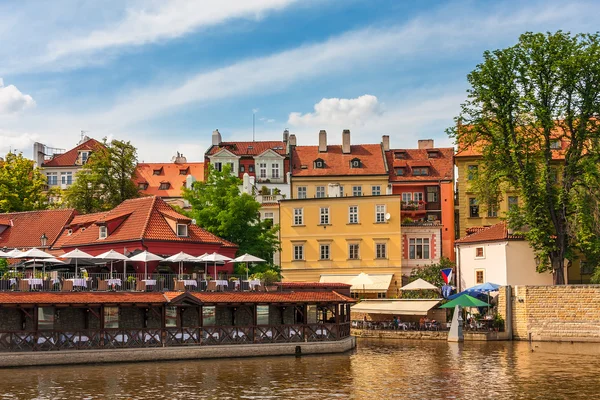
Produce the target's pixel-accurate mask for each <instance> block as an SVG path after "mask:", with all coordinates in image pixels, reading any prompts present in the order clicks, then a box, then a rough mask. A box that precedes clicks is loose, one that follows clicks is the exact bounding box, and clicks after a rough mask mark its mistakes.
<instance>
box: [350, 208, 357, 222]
mask: <svg viewBox="0 0 600 400" xmlns="http://www.w3.org/2000/svg"><path fill="white" fill-rule="evenodd" d="M348 223H349V224H358V206H350V207H348Z"/></svg>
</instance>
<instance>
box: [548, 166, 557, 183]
mask: <svg viewBox="0 0 600 400" xmlns="http://www.w3.org/2000/svg"><path fill="white" fill-rule="evenodd" d="M548 179H549V180H550V182H552V183H558V168H556V167H550V170H549V171H548Z"/></svg>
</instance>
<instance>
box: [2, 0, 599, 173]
mask: <svg viewBox="0 0 600 400" xmlns="http://www.w3.org/2000/svg"><path fill="white" fill-rule="evenodd" d="M599 5H600V4H599V3H598V2H564V1H560V2H559V1H552V0H550V1H543V2H542V1H539V2H535V1H531V2H518V1H515V2H498V1H489V2H476V1H467V2H459V1H454V2H438V1H420V2H404V1H399V0H397V1H392V0H371V1H358V0H324V1H316V0H304V1H295V0H220V1H214V2H213V1H183V0H160V1H152V0H144V1H142V0H139V1H123V0H105V1H102V2H100V1H98V2H85V1H67V0H54V1H52V2H40V1H19V2H14V1H8V0H4V1H3V0H0V44H1V45H0V154H4V153H6V152H7V151H8V150H9V148H12V149H15V148H16V149H18V150H20V151H23V152H24V154H25V155H27V156H30V155H31V147H32V143H33V142H34V141H41V142H42V143H45V144H47V145H49V146H52V147H58V148H71V147H73V146H74V145H75V144H76V142H77V141H78V139H79V132H80V131H81V130H85V131H88V132H89V133H88V135H90V136H92V137H95V138H98V139H100V138H102V137H105V136H106V137H109V138H113V137H114V138H118V139H125V140H131V141H132V142H133V143H134V144H135V145H136V146H137V147H138V155H139V159H140V161H142V160H143V161H146V162H150V161H154V162H160V161H165V162H166V161H169V160H170V159H171V157H172V156H173V155H174V154H175V153H176V152H177V151H179V152H183V153H184V154H185V155H186V156H187V158H188V160H189V161H200V160H202V159H203V153H204V151H205V150H206V148H207V147H208V146H209V145H210V140H211V133H212V131H213V130H214V129H216V128H218V129H219V131H220V132H221V133H222V135H223V139H224V140H251V138H252V113H253V110H254V111H255V114H256V139H257V140H267V139H279V138H281V134H282V131H283V129H285V128H288V129H289V130H290V131H291V132H292V133H295V134H296V136H297V139H298V144H301V145H303V144H316V141H317V137H318V132H319V130H320V129H326V130H327V132H328V138H329V139H328V140H329V142H330V143H340V142H341V132H342V130H343V129H350V130H351V132H352V142H353V143H359V142H363V143H378V142H379V141H380V140H381V135H383V134H389V135H390V138H391V145H392V147H414V146H416V140H417V139H419V138H433V139H435V140H436V141H437V143H439V144H440V145H450V144H451V141H450V140H449V139H448V138H447V137H446V135H445V133H444V129H445V128H447V127H448V126H450V125H452V123H453V117H454V116H456V114H457V113H458V110H459V106H460V103H461V101H463V100H464V99H465V96H466V94H465V90H466V89H467V87H468V86H467V82H466V75H467V74H468V73H469V72H470V71H471V70H473V68H474V67H475V66H476V65H477V63H478V62H479V61H480V60H481V56H482V53H483V51H484V50H486V49H496V48H502V47H506V46H510V45H512V44H514V43H515V42H516V41H517V39H518V36H519V34H520V33H523V32H525V31H542V32H543V31H555V30H558V29H563V30H567V31H571V32H591V31H595V30H597V29H598V28H597V22H596V21H595V18H594V17H593V16H594V15H597V10H598V6H599Z"/></svg>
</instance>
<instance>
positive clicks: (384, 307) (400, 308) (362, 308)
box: [352, 299, 440, 315]
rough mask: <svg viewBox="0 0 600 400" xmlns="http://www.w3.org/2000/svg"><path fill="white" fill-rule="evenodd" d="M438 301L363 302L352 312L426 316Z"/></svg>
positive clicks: (356, 305) (353, 307) (355, 306)
mask: <svg viewBox="0 0 600 400" xmlns="http://www.w3.org/2000/svg"><path fill="white" fill-rule="evenodd" d="M439 302H440V300H416V299H415V300H413V299H401V300H363V301H361V302H360V303H358V304H355V305H353V306H352V311H354V312H362V313H367V314H392V315H393V314H397V315H427V311H429V310H431V309H432V308H433V307H435V306H436V305H437V304H438V303H439Z"/></svg>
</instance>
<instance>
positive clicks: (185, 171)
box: [179, 168, 189, 176]
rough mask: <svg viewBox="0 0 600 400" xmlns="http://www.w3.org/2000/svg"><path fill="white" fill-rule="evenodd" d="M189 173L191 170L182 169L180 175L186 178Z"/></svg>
mask: <svg viewBox="0 0 600 400" xmlns="http://www.w3.org/2000/svg"><path fill="white" fill-rule="evenodd" d="M188 171H189V168H186V169H180V170H179V175H184V176H185V175H187V174H188Z"/></svg>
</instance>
